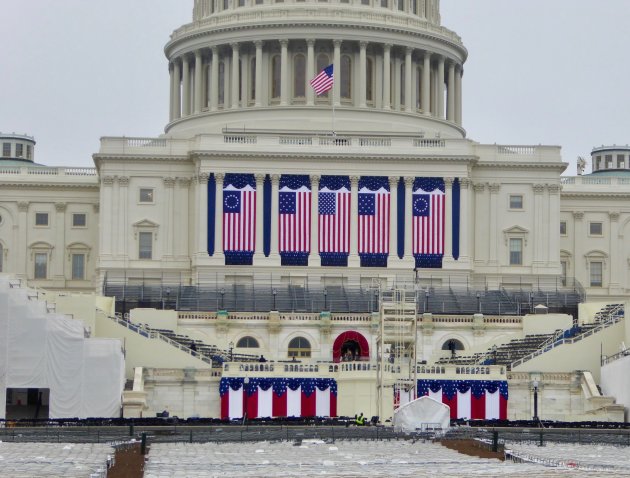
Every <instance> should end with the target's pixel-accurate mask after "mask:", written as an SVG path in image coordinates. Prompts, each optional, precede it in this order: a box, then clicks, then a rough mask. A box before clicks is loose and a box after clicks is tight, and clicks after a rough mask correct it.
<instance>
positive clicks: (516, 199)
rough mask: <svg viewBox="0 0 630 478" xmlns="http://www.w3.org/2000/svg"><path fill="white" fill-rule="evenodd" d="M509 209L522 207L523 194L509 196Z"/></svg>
mask: <svg viewBox="0 0 630 478" xmlns="http://www.w3.org/2000/svg"><path fill="white" fill-rule="evenodd" d="M510 209H523V196H521V195H513V196H510Z"/></svg>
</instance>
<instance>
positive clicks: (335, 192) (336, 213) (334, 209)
mask: <svg viewBox="0 0 630 478" xmlns="http://www.w3.org/2000/svg"><path fill="white" fill-rule="evenodd" d="M351 195H352V194H351V192H350V178H349V177H348V176H322V177H321V179H320V181H319V195H318V209H319V217H318V231H319V237H318V244H319V256H320V258H321V265H322V266H347V265H348V255H349V254H350V212H351V211H350V198H351Z"/></svg>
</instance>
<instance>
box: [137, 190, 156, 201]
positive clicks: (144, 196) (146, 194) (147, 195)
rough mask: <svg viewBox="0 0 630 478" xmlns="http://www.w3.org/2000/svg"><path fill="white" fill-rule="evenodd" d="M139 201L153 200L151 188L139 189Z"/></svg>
mask: <svg viewBox="0 0 630 478" xmlns="http://www.w3.org/2000/svg"><path fill="white" fill-rule="evenodd" d="M140 202H153V189H148V188H142V189H140Z"/></svg>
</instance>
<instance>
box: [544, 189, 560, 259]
mask: <svg viewBox="0 0 630 478" xmlns="http://www.w3.org/2000/svg"><path fill="white" fill-rule="evenodd" d="M547 191H548V194H549V207H548V219H547V226H546V227H545V228H546V229H547V230H548V231H549V233H548V234H547V237H548V238H549V240H548V242H547V245H546V246H545V248H546V249H547V254H548V257H547V266H548V267H556V268H557V267H558V266H559V265H560V236H559V235H558V234H553V231H559V228H560V191H561V188H560V185H559V184H549V185H547Z"/></svg>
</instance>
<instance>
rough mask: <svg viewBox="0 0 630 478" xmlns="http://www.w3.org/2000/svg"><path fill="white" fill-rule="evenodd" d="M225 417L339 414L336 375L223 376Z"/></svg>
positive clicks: (250, 417)
mask: <svg viewBox="0 0 630 478" xmlns="http://www.w3.org/2000/svg"><path fill="white" fill-rule="evenodd" d="M219 393H220V395H221V418H222V419H223V420H229V419H234V418H236V419H238V418H242V417H243V416H245V415H247V418H248V419H255V418H274V417H336V416H337V382H336V381H335V380H334V379H332V378H258V377H256V378H253V377H252V378H248V379H247V382H246V381H245V379H244V378H241V377H234V378H226V377H224V378H222V379H221V382H220V384H219Z"/></svg>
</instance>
